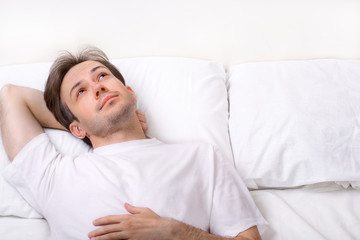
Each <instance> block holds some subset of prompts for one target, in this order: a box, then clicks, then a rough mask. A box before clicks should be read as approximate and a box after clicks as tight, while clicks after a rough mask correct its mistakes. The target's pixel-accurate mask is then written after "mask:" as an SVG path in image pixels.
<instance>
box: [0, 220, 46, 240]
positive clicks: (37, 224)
mask: <svg viewBox="0 0 360 240" xmlns="http://www.w3.org/2000/svg"><path fill="white" fill-rule="evenodd" d="M0 239H1V240H20V239H32V240H49V239H50V230H49V227H48V224H47V222H46V221H45V219H27V218H18V217H0Z"/></svg>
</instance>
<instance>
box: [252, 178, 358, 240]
mask: <svg viewBox="0 0 360 240" xmlns="http://www.w3.org/2000/svg"><path fill="white" fill-rule="evenodd" d="M251 193H252V196H253V197H254V200H255V202H256V204H257V205H258V207H259V209H260V211H261V212H262V214H263V215H264V217H265V218H266V220H267V221H268V222H269V228H268V229H267V231H266V232H265V233H264V234H263V236H262V237H263V240H268V239H271V240H287V239H291V240H297V239H302V240H303V239H311V240H331V239H334V240H338V239H341V240H356V239H360V227H359V226H360V190H355V189H352V188H349V189H343V188H342V187H341V186H334V185H331V186H329V185H326V186H324V185H321V184H320V185H319V184H318V185H316V186H311V187H309V186H307V187H303V188H298V189H288V190H273V189H272V190H255V191H252V192H251Z"/></svg>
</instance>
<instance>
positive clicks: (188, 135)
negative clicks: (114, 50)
mask: <svg viewBox="0 0 360 240" xmlns="http://www.w3.org/2000/svg"><path fill="white" fill-rule="evenodd" d="M112 62H113V63H114V64H115V65H116V66H117V67H118V68H119V70H120V72H121V73H122V74H123V76H124V78H125V80H126V84H127V85H129V86H130V87H131V88H132V89H133V90H134V92H135V94H136V95H137V99H138V108H139V109H140V110H142V111H143V112H145V114H146V117H147V122H148V125H149V129H148V131H147V135H148V136H150V137H155V138H157V139H159V140H161V141H164V142H169V143H176V142H192V141H194V142H195V141H196V142H197V141H205V142H208V143H211V144H213V145H217V146H218V147H219V148H220V149H222V151H223V152H224V154H225V155H226V157H228V158H229V159H230V160H232V152H231V146H230V139H229V135H228V128H227V124H228V101H227V89H226V85H225V77H226V73H225V69H224V67H223V65H222V64H220V63H216V62H209V61H203V60H197V59H187V58H164V57H147V58H130V59H116V60H112ZM50 66H51V63H41V64H29V65H15V66H6V67H1V68H0V87H1V85H3V84H4V83H7V82H10V83H13V84H20V85H25V86H29V87H34V88H37V89H40V90H43V88H44V86H45V82H46V79H47V75H48V72H49V68H50ZM46 133H47V134H48V135H49V136H50V138H51V139H52V141H53V142H54V144H55V146H56V147H57V148H58V149H59V150H60V152H63V153H65V154H71V155H74V154H75V155H76V154H80V153H81V152H86V151H91V149H89V148H88V147H87V146H86V145H85V144H84V143H83V142H82V141H81V140H79V139H76V138H75V137H73V136H72V135H71V134H70V133H67V132H63V131H59V130H49V129H47V130H46ZM1 147H2V145H1ZM7 164H9V162H8V159H7V157H6V154H5V152H4V151H0V167H1V166H2V167H4V165H7ZM1 170H2V169H1V168H0V171H1ZM0 185H1V186H2V188H3V189H4V190H3V191H4V196H6V197H5V198H2V200H1V201H2V203H0V204H3V205H6V206H5V207H0V215H16V216H21V217H34V216H36V217H38V216H37V215H31V214H28V212H26V211H23V210H22V209H25V208H26V209H27V210H28V206H26V207H24V206H25V205H26V204H27V203H26V202H24V201H23V199H22V198H21V196H20V195H19V194H14V189H12V187H11V186H10V185H9V184H7V183H6V182H4V181H3V179H0ZM10 192H11V193H12V194H9V193H10ZM16 193H17V192H16ZM14 199H18V200H17V204H16V205H17V206H14V205H11V204H10V203H12V202H15V201H14ZM19 199H21V200H22V201H20V200H19ZM5 208H6V209H7V211H4V209H5ZM15 209H18V210H19V211H15Z"/></svg>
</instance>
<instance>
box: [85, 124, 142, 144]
mask: <svg viewBox="0 0 360 240" xmlns="http://www.w3.org/2000/svg"><path fill="white" fill-rule="evenodd" d="M89 138H90V141H91V143H92V145H93V148H98V147H101V146H105V145H110V144H114V143H121V142H127V141H131V140H138V139H145V138H147V137H146V135H145V133H144V131H143V129H142V127H141V125H140V122H139V120H138V119H137V118H136V121H132V124H129V125H127V126H124V127H123V128H121V129H119V130H118V131H115V132H113V133H111V134H109V135H107V136H106V137H99V136H90V137H89Z"/></svg>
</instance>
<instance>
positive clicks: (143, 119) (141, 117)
mask: <svg viewBox="0 0 360 240" xmlns="http://www.w3.org/2000/svg"><path fill="white" fill-rule="evenodd" d="M136 115H137V117H138V119H139V122H140V124H141V128H142V129H143V131H144V132H145V131H146V130H148V128H149V126H148V124H147V122H146V116H145V113H143V112H141V111H140V110H136Z"/></svg>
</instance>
